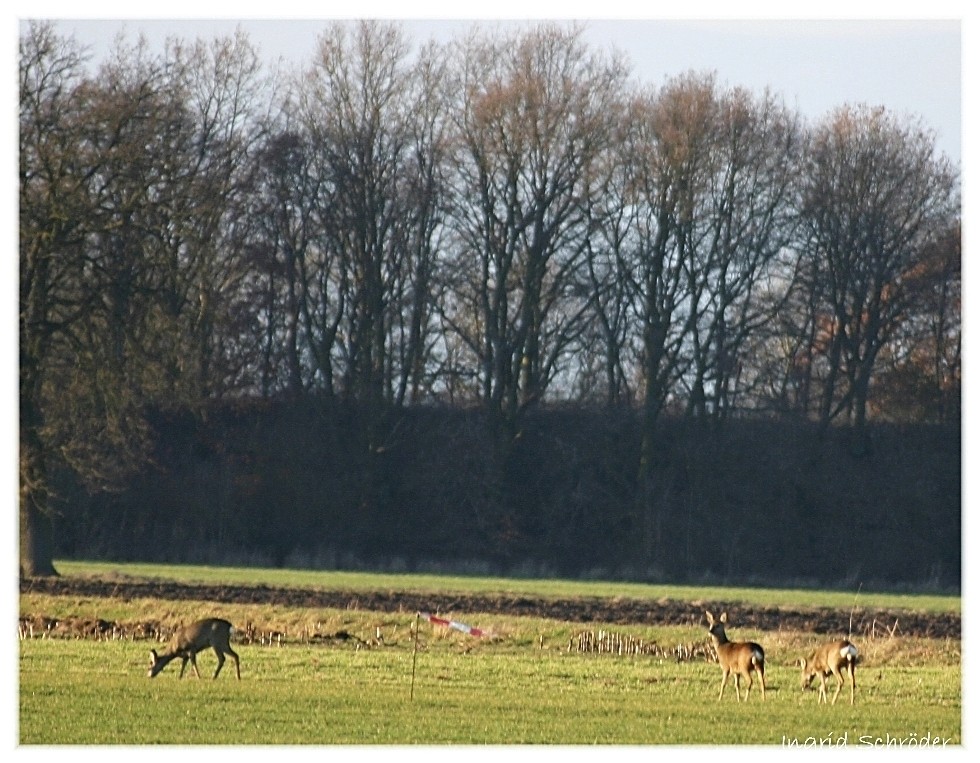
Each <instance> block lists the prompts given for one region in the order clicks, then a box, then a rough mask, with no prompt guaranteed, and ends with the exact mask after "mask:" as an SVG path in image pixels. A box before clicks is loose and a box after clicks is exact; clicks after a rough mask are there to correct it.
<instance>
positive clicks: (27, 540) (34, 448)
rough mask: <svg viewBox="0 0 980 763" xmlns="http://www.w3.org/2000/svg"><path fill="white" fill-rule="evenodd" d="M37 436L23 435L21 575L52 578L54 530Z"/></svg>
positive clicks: (23, 433) (32, 434)
mask: <svg viewBox="0 0 980 763" xmlns="http://www.w3.org/2000/svg"><path fill="white" fill-rule="evenodd" d="M37 439H38V437H37V433H36V432H33V431H32V430H27V431H26V432H22V433H21V454H20V458H21V474H20V574H21V577H50V576H54V575H57V574H58V571H57V570H56V569H55V568H54V528H53V526H52V523H51V516H50V513H49V512H48V506H47V501H48V494H47V487H46V484H47V482H46V480H47V475H46V474H45V468H44V459H43V455H42V452H41V450H40V447H39V443H37V442H33V441H36V440H37Z"/></svg>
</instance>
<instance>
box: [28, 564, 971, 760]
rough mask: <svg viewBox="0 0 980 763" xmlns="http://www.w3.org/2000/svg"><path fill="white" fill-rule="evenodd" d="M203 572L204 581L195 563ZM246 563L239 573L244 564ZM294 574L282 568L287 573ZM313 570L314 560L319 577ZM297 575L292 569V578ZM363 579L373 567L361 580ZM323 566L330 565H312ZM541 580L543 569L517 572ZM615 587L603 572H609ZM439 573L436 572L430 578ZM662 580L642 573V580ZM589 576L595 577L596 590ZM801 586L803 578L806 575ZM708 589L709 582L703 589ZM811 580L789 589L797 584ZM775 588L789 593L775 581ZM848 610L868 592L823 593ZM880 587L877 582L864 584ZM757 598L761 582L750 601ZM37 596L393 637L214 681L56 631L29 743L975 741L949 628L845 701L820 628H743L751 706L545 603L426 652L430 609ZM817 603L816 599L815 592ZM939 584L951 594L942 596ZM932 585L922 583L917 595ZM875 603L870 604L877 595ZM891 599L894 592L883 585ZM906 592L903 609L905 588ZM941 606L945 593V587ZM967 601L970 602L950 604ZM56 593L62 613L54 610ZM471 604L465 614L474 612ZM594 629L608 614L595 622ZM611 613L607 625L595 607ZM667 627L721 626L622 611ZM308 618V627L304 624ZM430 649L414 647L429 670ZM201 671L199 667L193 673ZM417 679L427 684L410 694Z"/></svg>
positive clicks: (901, 650)
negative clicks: (751, 659)
mask: <svg viewBox="0 0 980 763" xmlns="http://www.w3.org/2000/svg"><path fill="white" fill-rule="evenodd" d="M58 567H59V569H60V570H61V571H62V573H63V574H66V575H75V574H89V575H109V574H119V575H130V576H134V577H135V576H144V575H150V576H155V577H174V578H175V579H178V578H179V579H185V580H187V579H188V578H185V577H183V576H186V575H190V576H191V579H204V578H206V579H207V581H208V582H216V581H225V582H229V583H239V584H240V583H246V582H248V583H252V584H255V583H265V584H268V585H314V586H323V587H330V586H336V587H338V588H344V589H345V590H346V589H347V588H351V587H354V586H356V585H358V584H360V585H363V587H364V589H365V590H367V589H368V588H370V587H387V588H394V587H397V588H399V589H400V590H410V587H411V586H415V588H412V589H411V590H433V591H435V590H440V591H442V590H458V589H457V588H456V586H464V587H465V586H475V587H481V586H486V588H480V590H482V591H487V590H499V589H500V587H502V586H507V590H512V589H511V585H512V581H499V580H497V581H477V580H476V579H456V578H452V579H445V580H443V581H442V582H440V580H439V579H437V578H419V579H415V578H409V577H407V576H394V577H396V578H397V580H395V581H392V580H391V579H390V578H391V577H392V576H361V577H360V578H358V579H355V580H354V582H353V583H352V582H351V578H349V577H343V578H342V579H343V582H338V581H339V580H340V579H341V578H339V577H337V576H334V575H333V574H327V573H296V574H295V576H291V575H290V574H289V573H285V572H282V571H278V575H277V576H267V575H266V572H265V571H256V570H251V571H246V570H234V571H232V570H219V569H213V570H205V569H203V568H198V569H184V568H153V569H152V570H150V569H149V568H146V567H143V566H138V567H137V566H133V567H129V566H127V567H122V566H119V565H112V566H105V565H94V564H93V565H78V566H76V565H74V564H68V563H60V564H59V565H58ZM198 575H201V576H203V577H202V578H198V577H196V576H198ZM239 576H241V577H239ZM280 576H281V577H280ZM308 576H311V577H308ZM287 580H288V581H291V582H286V581H287ZM358 580H359V581H360V582H358ZM311 581H319V582H311ZM513 585H520V586H527V587H528V588H523V589H522V590H525V591H526V592H537V593H541V589H540V588H537V587H536V586H538V585H539V583H538V582H537V581H518V582H516V583H513ZM547 585H548V587H550V589H551V590H552V592H553V593H552V595H556V596H557V595H560V596H563V597H568V596H574V595H576V594H577V595H589V596H595V595H603V594H600V593H597V590H609V591H614V590H615V591H618V593H617V595H624V594H623V593H622V587H621V586H613V585H611V584H587V585H582V584H578V583H567V582H565V583H549V584H547ZM607 585H608V586H609V588H608V589H603V588H602V586H607ZM427 586H432V587H431V588H428V589H427V588H426V587H427ZM719 590H720V593H719V592H718V590H716V589H712V590H711V591H710V592H709V591H707V590H705V589H667V588H661V587H657V591H658V594H659V596H671V597H673V598H682V597H690V598H691V600H694V599H695V598H700V599H702V600H711V599H716V598H717V599H722V600H726V601H752V599H751V596H752V595H753V589H744V590H743V591H741V592H732V591H730V590H725V589H719ZM644 591H645V589H644V587H630V593H629V595H630V596H633V595H636V596H641V595H645V594H644ZM583 592H584V593H583ZM797 593H799V592H797ZM692 594H694V595H696V597H695V596H694V595H692ZM792 594H793V592H788V593H787V595H788V596H790V597H791V598H792ZM758 595H761V596H763V597H764V599H763V601H765V602H766V603H770V602H771V601H772V599H770V598H769V597H770V596H775V595H776V594H775V593H774V592H772V591H763V592H761V593H759V594H758ZM835 596H838V597H840V598H839V602H840V606H846V607H849V606H850V605H851V604H852V603H853V599H854V595H853V594H834V593H833V592H827V593H824V594H821V598H823V597H827V600H830V601H832V600H834V597H835ZM862 596H867V597H868V598H869V599H871V598H872V597H873V596H874V595H873V594H862ZM745 597H749V598H745ZM66 598H67V597H56V596H39V595H32V594H26V595H22V596H21V605H20V606H21V612H22V613H25V612H43V613H47V614H56V615H57V616H61V617H63V616H66V615H67V614H73V615H76V616H81V617H94V616H100V617H109V618H113V619H120V620H123V619H127V618H130V619H134V620H135V619H139V618H143V617H147V616H149V615H151V614H153V615H155V616H156V617H158V618H164V617H165V618H173V619H184V618H186V619H189V618H191V617H196V616H199V615H201V614H204V613H209V614H215V615H219V616H227V617H229V618H230V619H232V620H233V621H234V622H236V623H239V622H243V621H252V622H263V623H270V624H273V625H275V626H276V627H288V628H291V629H302V628H314V627H315V628H316V629H318V630H320V631H321V632H328V631H331V630H336V629H340V628H344V629H347V630H349V631H351V632H353V633H365V634H366V633H372V632H374V630H375V629H376V628H381V629H382V631H383V632H384V634H385V637H386V638H385V643H386V645H385V646H381V647H373V648H355V646H353V645H352V644H351V643H350V642H348V643H338V642H329V643H327V644H324V645H319V644H317V645H314V644H304V643H289V644H287V645H285V646H281V647H277V646H260V645H244V644H239V645H236V650H237V651H238V652H239V654H240V656H241V661H242V681H240V682H239V681H236V680H235V678H234V670H233V669H231V666H230V664H226V666H225V669H224V671H223V672H222V674H221V676H220V677H219V678H218V680H217V681H212V680H210V675H211V673H213V671H214V666H215V664H216V661H215V658H214V655H213V654H212V653H210V652H202V653H201V655H200V656H199V658H198V662H199V664H200V668H201V672H202V675H204V676H205V677H204V679H202V680H198V679H197V678H196V677H194V675H193V673H192V672H191V671H190V668H189V667H188V674H187V675H185V677H184V679H183V680H178V678H177V674H178V672H179V663H177V664H172V665H171V666H170V667H168V668H167V670H165V671H164V672H163V673H162V674H161V675H160V676H158V677H157V678H155V679H152V680H150V679H148V678H146V663H147V654H148V649H149V648H150V646H151V644H150V643H148V642H146V641H139V640H136V641H130V640H117V641H112V640H110V641H91V640H68V639H55V638H50V639H49V638H45V639H41V638H33V639H24V640H22V641H20V642H19V646H20V654H19V704H20V706H19V741H20V744H22V745H38V744H43V745H52V744H54V745H80V744H100V745H133V744H138V745H142V744H179V745H197V744H222V745H238V744H247V745H292V744H302V745H377V744H382V745H444V744H454V745H456V744H459V745H463V744H465V745H486V744H489V745H512V744H520V745H525V744H526V745H531V744H548V745H580V744H602V745H705V744H707V745H718V744H753V745H776V746H778V745H782V744H801V745H802V744H807V743H809V744H816V743H819V742H823V743H824V744H830V743H840V742H844V741H846V743H847V744H848V745H849V746H861V745H864V744H871V743H875V742H880V743H881V744H885V743H888V744H892V745H895V746H897V745H898V744H899V743H901V744H902V745H903V746H909V745H910V744H916V745H917V744H920V743H922V742H923V741H924V740H925V741H928V742H930V743H932V742H934V741H935V740H938V741H939V743H940V744H942V743H943V742H944V741H945V742H946V744H948V745H958V744H960V742H961V738H962V737H961V726H962V717H961V715H962V690H961V664H960V643H959V642H958V641H956V642H952V641H948V640H935V639H911V638H910V639H902V638H887V637H882V638H877V639H874V640H867V641H858V642H857V645H858V648H859V649H860V650H861V653H862V663H861V664H860V665H859V668H858V695H857V702H856V704H855V705H854V706H851V705H850V704H848V703H847V701H846V694H847V692H846V690H845V692H843V693H842V695H841V701H839V702H838V703H837V704H836V705H834V706H818V705H817V695H816V692H815V691H810V692H805V693H804V692H801V691H800V688H799V683H798V681H799V674H798V670H797V669H796V668H795V667H794V666H793V661H794V660H795V658H796V657H798V656H800V654H801V653H802V652H803V651H805V650H806V649H808V648H809V646H810V645H812V644H814V643H815V642H816V641H818V640H819V637H816V636H814V635H813V634H807V633H792V632H784V631H780V632H771V633H764V632H758V631H752V630H748V629H740V628H739V627H738V625H737V624H733V625H732V627H731V628H730V635H731V636H732V637H733V638H735V639H748V638H752V639H756V640H759V641H761V642H762V643H763V644H764V645H765V646H766V649H767V663H768V668H767V685H768V692H767V697H766V701H765V704H764V705H763V704H762V703H761V702H760V697H759V694H758V691H757V689H758V687H757V686H756V687H754V688H753V690H752V693H751V696H750V700H749V702H748V703H742V704H737V703H736V701H735V697H734V693H733V688H732V686H731V685H730V686H729V687H728V689H727V692H726V696H725V698H724V700H723V701H721V702H719V701H718V699H717V693H718V688H719V685H720V678H721V671H720V670H719V668H718V666H717V665H715V664H711V663H708V662H705V661H690V662H677V661H675V660H672V659H661V658H657V657H652V656H631V657H620V656H614V655H608V654H602V655H597V654H584V653H579V652H575V651H568V649H567V645H568V641H569V639H570V638H571V637H572V635H573V634H574V633H575V632H576V630H578V629H580V628H581V627H582V626H580V625H573V624H570V623H563V622H558V621H547V620H541V619H536V618H527V617H524V618H519V617H504V616H499V615H487V614H484V613H466V615H465V621H466V622H468V623H470V624H472V625H477V626H480V627H483V628H487V629H489V630H491V631H492V633H493V637H492V638H485V639H476V638H472V637H469V636H466V635H464V634H461V633H457V632H455V631H446V630H445V629H444V628H440V627H438V626H434V625H431V624H428V623H423V625H422V626H421V627H420V631H419V633H420V638H419V644H420V649H419V650H418V652H417V654H416V653H415V652H414V649H413V647H414V641H413V639H412V637H411V631H410V628H411V626H412V624H413V621H414V618H415V613H414V612H411V613H409V612H405V613H374V612H365V611H361V610H353V609H351V610H318V611H315V612H309V611H295V610H290V609H288V608H282V607H275V606H270V605H222V606H220V607H213V606H209V605H208V604H207V602H170V601H168V602H155V601H152V600H131V601H124V600H121V599H112V598H107V599H99V600H92V599H88V600H75V599H67V600H66ZM804 598H805V600H806V601H808V602H810V603H811V604H813V600H814V592H806V595H805V597H804ZM932 598H935V597H932ZM919 601H920V600H919V599H918V598H916V597H913V599H912V602H914V604H909V605H908V606H909V607H910V608H926V607H918V606H914V605H915V604H917V603H918V602H919ZM862 604H865V605H866V606H871V605H872V604H869V603H866V602H862ZM874 604H877V602H874ZM890 606H893V607H894V606H896V605H895V604H894V603H892V604H891V605H890ZM927 606H928V607H937V608H940V607H941V602H940V601H938V600H936V601H931V603H930V604H928V605H927ZM946 606H947V607H949V608H950V609H954V610H956V611H958V609H959V600H958V599H951V600H950V601H948V602H946ZM54 610H58V611H57V612H55V611H54ZM462 614H463V613H457V616H458V617H459V619H464V618H463V617H462ZM590 627H591V625H590ZM594 627H596V628H601V627H603V625H602V624H594ZM607 627H609V628H610V629H611V630H616V631H619V632H623V633H626V632H629V633H631V634H634V635H636V636H639V637H642V638H644V639H645V640H648V641H657V642H658V643H662V644H671V643H684V642H690V641H695V640H699V639H703V638H704V636H705V634H704V633H701V632H700V631H699V630H696V629H689V628H679V627H672V628H656V627H650V626H637V627H636V628H632V627H628V626H607ZM293 632H296V631H295V630H294V631H293ZM413 655H414V662H415V676H414V684H413V678H412V673H413V671H412V668H413ZM188 675H189V677H188ZM413 693H414V696H412V694H413Z"/></svg>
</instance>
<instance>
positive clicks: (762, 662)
mask: <svg viewBox="0 0 980 763" xmlns="http://www.w3.org/2000/svg"><path fill="white" fill-rule="evenodd" d="M704 614H705V615H707V616H708V633H710V634H711V638H712V640H713V641H714V642H715V650H716V651H717V652H718V664H719V665H721V691H720V692H719V693H718V699H721V698H722V697H723V696H725V684H727V683H728V676H729V675H730V674H731V673H734V674H735V701H736V702H741V701H742V698H741V696H740V693H739V692H740V682H739V679H740V678H743V677H744V678H747V679H748V682H749V685H748V686H747V687H746V688H745V701H746V702H748V701H749V690H750V689H751V688H752V671H753V670H754V671H755V672H756V673H758V674H759V683H760V684H761V685H762V699H763V700H765V698H766V653H765V652H764V651H763V650H762V647H761V646H759V645H758V644H756V643H754V642H752V641H729V640H728V636H726V635H725V623H727V622H728V613H727V612H722V613H721V617H719V618H718V619H717V620H715V618H714V617H712V615H711V613H710V612H705V613H704Z"/></svg>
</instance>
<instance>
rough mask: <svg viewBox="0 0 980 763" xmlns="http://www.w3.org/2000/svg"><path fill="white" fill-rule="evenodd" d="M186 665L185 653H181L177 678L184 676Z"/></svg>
mask: <svg viewBox="0 0 980 763" xmlns="http://www.w3.org/2000/svg"><path fill="white" fill-rule="evenodd" d="M186 667H187V655H182V656H181V658H180V675H179V676H177V678H183V677H184V669H185V668H186Z"/></svg>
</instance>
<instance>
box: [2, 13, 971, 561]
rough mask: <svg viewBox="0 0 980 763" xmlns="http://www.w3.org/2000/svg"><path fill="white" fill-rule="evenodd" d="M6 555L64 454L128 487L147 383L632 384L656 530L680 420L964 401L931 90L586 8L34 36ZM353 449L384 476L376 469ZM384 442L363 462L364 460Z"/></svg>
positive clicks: (467, 397)
mask: <svg viewBox="0 0 980 763" xmlns="http://www.w3.org/2000/svg"><path fill="white" fill-rule="evenodd" d="M19 53H20V56H19V58H20V70H19V75H20V78H19V81H20V131H19V132H20V166H19V170H20V241H19V244H20V316H19V317H20V320H19V329H20V332H19V351H20V355H19V361H20V425H21V426H20V489H21V495H20V499H21V513H20V518H21V523H20V526H21V569H22V571H23V572H25V573H27V574H50V573H51V572H53V566H52V564H51V558H52V557H51V554H52V549H53V538H52V536H51V532H52V524H51V514H52V506H53V502H54V501H55V499H56V495H55V494H54V492H53V491H54V480H53V473H54V470H56V469H68V470H70V471H71V472H72V473H73V474H74V475H75V476H76V477H77V478H78V479H79V480H80V481H81V482H82V483H83V484H84V485H85V486H87V487H88V488H89V489H92V490H107V489H113V488H117V487H118V486H119V485H120V484H121V483H122V482H124V481H125V480H126V479H127V478H128V477H129V476H131V475H132V474H133V473H135V472H136V471H138V470H139V469H141V468H143V467H144V466H145V465H146V464H147V463H149V462H150V461H151V460H152V452H153V450H154V448H155V447H156V444H155V439H154V438H155V434H154V431H153V426H152V413H153V412H154V411H174V410H184V411H190V412H192V413H193V415H195V416H199V417H205V416H206V415H207V411H208V410H209V407H210V406H212V405H213V404H214V403H215V402H221V401H242V400H250V401H262V400H300V399H303V398H311V397H315V398H316V399H317V400H320V401H326V404H328V405H344V406H353V407H355V408H356V410H357V411H358V417H359V418H358V426H357V427H356V428H355V429H354V430H353V433H352V435H351V437H352V438H354V441H353V442H351V443H349V447H351V448H354V449H357V450H359V451H362V452H365V453H378V452H381V451H383V449H384V447H385V441H386V438H388V437H389V436H390V432H391V427H390V421H391V416H392V412H393V411H395V412H397V411H405V410H408V409H410V408H414V407H418V406H427V405H428V406H431V405H436V404H439V405H448V406H451V407H454V408H467V407H475V408H476V409H478V410H480V411H482V412H483V413H484V414H485V415H486V417H487V422H488V426H489V427H490V429H491V431H492V432H493V437H491V438H490V440H489V442H488V447H489V448H491V449H493V450H494V451H495V452H496V453H497V455H498V456H499V457H500V459H502V461H501V462H503V461H506V460H507V454H508V452H509V451H510V450H512V449H513V448H514V443H515V442H516V441H517V439H518V438H519V437H520V435H521V432H522V425H523V423H524V422H525V421H526V420H527V416H529V415H530V413H531V412H533V411H534V410H536V409H539V408H542V407H548V406H555V405H566V404H575V405H587V406H596V405H599V406H604V407H606V408H607V409H608V410H610V411H615V410H622V409H628V410H634V411H637V412H638V415H639V417H640V424H639V427H638V432H639V436H638V440H637V442H636V443H635V448H633V450H632V454H631V458H632V459H633V471H634V472H635V479H636V481H637V485H638V488H637V489H636V490H635V491H632V492H631V494H630V495H631V497H630V498H629V499H628V500H629V501H631V502H632V503H633V504H634V505H633V506H632V510H633V511H635V513H636V516H637V517H639V518H640V519H639V520H638V521H639V522H640V526H639V533H640V535H641V536H643V537H646V536H649V535H650V534H651V533H652V532H653V531H654V530H653V528H655V526H656V525H657V521H658V520H657V509H656V507H655V504H656V502H655V500H654V495H655V494H656V493H657V484H655V483H656V479H657V469H658V459H659V458H661V456H660V450H661V449H662V443H661V441H660V439H658V438H659V432H660V430H661V428H662V425H663V423H664V421H665V419H666V418H667V417H671V416H677V417H680V418H682V419H684V420H686V421H690V422H695V423H697V424H698V425H704V426H707V427H721V426H724V424H725V422H726V421H728V420H729V419H731V418H733V417H735V416H740V417H744V416H748V415H754V416H765V417H770V418H776V419H778V420H784V421H812V422H814V423H815V425H816V427H817V430H818V432H822V433H823V432H827V431H828V430H829V429H830V428H831V427H836V426H838V425H842V426H845V427H847V428H849V429H852V430H853V431H854V433H855V436H854V438H853V440H852V441H853V442H854V443H856V444H857V446H856V447H857V450H858V451H860V450H861V449H862V448H864V447H865V445H864V444H863V443H864V440H865V438H866V432H867V427H868V420H869V418H870V419H872V420H880V421H892V422H933V423H937V422H941V423H948V422H957V421H958V418H959V413H960V411H959V394H960V386H959V385H960V235H959V228H960V218H959V214H960V213H959V177H958V170H957V169H956V168H954V167H953V166H951V163H950V162H949V160H948V158H946V157H944V156H941V155H938V154H937V151H936V147H935V139H934V135H933V134H932V132H931V131H930V129H929V128H928V127H927V126H925V125H923V124H922V123H921V121H919V120H917V119H916V118H914V117H909V116H899V115H895V114H893V113H891V112H889V111H888V110H886V109H883V108H878V107H872V106H868V105H862V104H858V105H849V104H846V105H842V106H840V107H839V108H837V109H835V110H834V111H833V112H832V113H830V114H828V115H826V116H825V117H824V118H823V119H821V120H820V121H818V122H817V123H815V124H810V123H808V122H807V120H805V119H803V118H802V116H801V115H800V114H799V113H797V112H795V111H794V110H792V109H790V108H788V107H787V106H786V104H785V103H784V102H783V100H782V99H781V98H780V97H779V96H778V95H777V94H775V93H772V92H763V93H753V92H750V91H748V90H746V89H744V88H740V87H729V86H726V85H723V84H722V83H721V82H720V81H719V79H718V77H717V75H716V74H714V73H696V72H690V73H687V74H684V75H681V76H677V77H673V78H670V79H667V80H665V82H664V83H662V84H660V85H656V86H654V85H651V84H649V83H642V82H637V81H635V79H634V78H633V77H632V72H631V69H630V66H629V64H628V62H627V61H626V60H624V59H621V58H619V57H618V56H617V55H616V54H612V53H605V52H598V51H594V50H591V49H590V48H589V47H588V46H587V45H586V44H585V43H584V42H583V40H582V36H581V30H580V29H578V28H576V27H574V26H561V25H550V24H546V25H540V26H535V27H530V28H528V29H524V30H521V31H518V32H514V33H507V34H499V33H491V32H486V31H482V30H476V31H474V32H473V33H472V34H470V35H469V36H467V37H465V38H463V39H459V40H455V41H453V42H451V43H449V44H446V45H436V44H433V43H428V44H422V45H415V44H414V43H413V41H411V40H410V39H408V38H407V37H406V36H405V35H404V34H403V32H402V31H401V29H400V28H399V27H398V25H397V24H393V23H386V22H377V21H365V22H357V23H334V24H330V25H328V26H327V27H326V28H325V29H324V30H323V32H322V33H321V34H320V36H319V37H318V45H317V49H316V53H315V54H314V56H313V59H312V60H311V61H310V62H308V63H307V64H306V65H304V66H302V67H298V68H297V69H296V70H289V71H275V72H266V71H264V70H263V68H262V66H261V65H260V63H259V58H258V54H257V51H256V49H255V47H254V46H253V45H252V44H251V42H250V41H249V40H248V38H247V36H245V35H244V34H241V33H239V34H236V35H234V36H231V37H228V38H217V39H214V40H210V41H204V40H196V41H185V40H179V39H173V40H171V41H170V42H169V43H168V45H167V46H166V49H165V50H164V51H162V52H158V51H152V50H150V49H149V48H148V46H147V45H146V43H145V42H144V41H142V40H139V39H138V40H136V41H135V42H133V41H128V40H120V41H119V42H118V43H117V45H116V47H115V48H114V49H113V51H112V53H111V55H109V56H108V57H107V58H106V59H105V60H104V61H102V62H101V63H100V64H99V65H98V66H97V67H95V68H94V69H93V68H92V67H91V66H90V63H89V61H88V59H87V54H86V52H85V51H84V50H83V49H81V48H80V47H79V46H78V45H77V44H76V43H75V42H74V40H72V39H71V38H64V37H60V36H59V35H57V34H56V33H55V31H54V29H53V27H52V26H51V25H49V24H45V23H34V24H30V25H29V26H28V27H27V29H26V31H25V32H23V33H22V35H21V39H20V51H19ZM376 461H377V460H372V459H370V458H369V459H367V461H366V462H365V463H366V464H367V467H366V468H365V470H364V471H363V474H362V489H363V491H364V494H365V495H369V494H371V491H372V490H374V488H373V487H372V485H374V484H376V482H377V481H378V477H379V473H378V471H377V470H378V469H380V468H381V467H380V462H378V463H375V462H376ZM372 464H374V466H372Z"/></svg>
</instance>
